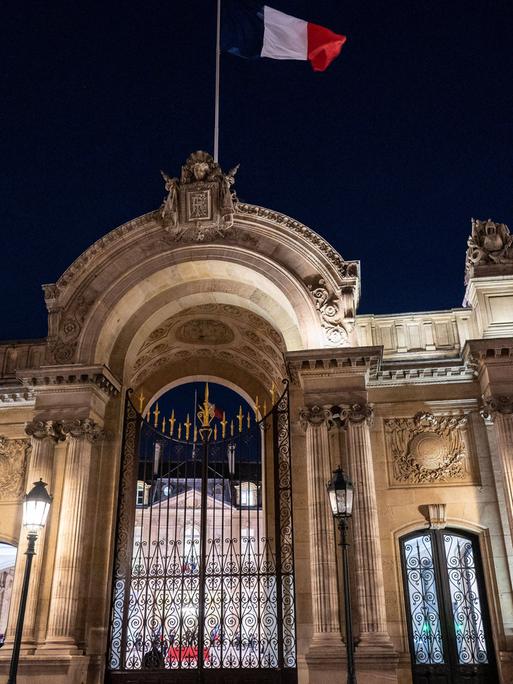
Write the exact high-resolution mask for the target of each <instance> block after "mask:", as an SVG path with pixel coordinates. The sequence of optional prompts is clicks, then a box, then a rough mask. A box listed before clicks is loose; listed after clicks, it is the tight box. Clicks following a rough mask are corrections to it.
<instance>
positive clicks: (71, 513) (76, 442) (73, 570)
mask: <svg viewBox="0 0 513 684" xmlns="http://www.w3.org/2000/svg"><path fill="white" fill-rule="evenodd" d="M63 432H64V433H65V434H66V435H67V442H68V444H67V452H66V466H65V471H64V487H63V494H62V502H61V511H60V519H59V534H58V538H57V549H56V554H55V567H54V573H53V583H52V594H51V600H50V611H49V620H48V628H47V634H46V643H45V645H44V647H43V648H44V649H45V650H52V651H57V652H59V653H68V654H73V653H77V652H78V648H77V631H78V629H77V615H78V609H79V590H80V578H81V571H82V570H83V552H84V546H85V540H84V530H85V522H86V505H87V490H88V484H89V473H90V470H91V458H92V449H93V444H94V443H95V442H98V441H99V439H100V438H101V437H102V431H101V429H100V428H99V427H98V425H96V424H95V423H94V422H93V421H92V420H90V419H87V418H86V419H77V420H74V421H71V422H65V423H63Z"/></svg>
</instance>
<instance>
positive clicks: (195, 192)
mask: <svg viewBox="0 0 513 684" xmlns="http://www.w3.org/2000/svg"><path fill="white" fill-rule="evenodd" d="M238 168H239V167H238V165H237V166H236V167H234V168H233V169H231V170H230V171H228V173H226V174H225V173H223V172H222V170H221V167H220V166H219V164H217V162H215V161H214V159H213V158H212V157H211V155H210V154H208V153H207V152H202V151H198V152H194V153H193V154H191V155H190V157H189V158H188V159H187V161H186V162H185V164H184V165H183V166H182V173H181V176H180V180H178V178H171V177H170V176H168V175H167V174H166V173H164V172H163V171H161V173H162V177H163V178H164V181H165V188H166V191H167V197H166V198H165V200H164V202H163V204H162V207H161V209H160V218H161V222H162V225H163V227H164V228H165V229H166V230H167V232H168V234H169V237H170V238H171V239H172V240H173V241H175V242H205V241H212V240H217V239H220V238H221V239H222V238H224V237H226V236H227V235H228V234H229V233H230V232H231V229H232V226H233V215H234V211H235V207H234V202H235V200H236V198H235V194H234V193H232V191H231V187H232V185H233V184H234V182H235V174H236V173H237V170H238Z"/></svg>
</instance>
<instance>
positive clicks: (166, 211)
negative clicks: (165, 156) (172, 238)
mask: <svg viewBox="0 0 513 684" xmlns="http://www.w3.org/2000/svg"><path fill="white" fill-rule="evenodd" d="M160 173H161V175H162V178H163V179H164V181H165V188H166V190H167V197H166V199H165V200H164V204H163V206H162V211H161V213H160V215H161V217H162V219H163V220H164V221H165V222H166V223H167V224H168V225H170V226H172V227H175V226H176V225H177V223H178V178H171V176H168V175H167V173H165V172H164V171H161V172H160Z"/></svg>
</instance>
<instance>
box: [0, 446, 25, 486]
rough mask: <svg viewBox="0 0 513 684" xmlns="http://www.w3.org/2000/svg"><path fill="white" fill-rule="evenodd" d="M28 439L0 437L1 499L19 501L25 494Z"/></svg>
mask: <svg viewBox="0 0 513 684" xmlns="http://www.w3.org/2000/svg"><path fill="white" fill-rule="evenodd" d="M29 449H30V442H29V440H28V439H7V437H3V436H2V435H0V499H18V498H20V497H21V495H22V494H23V489H24V484H25V469H26V467H27V453H28V451H29Z"/></svg>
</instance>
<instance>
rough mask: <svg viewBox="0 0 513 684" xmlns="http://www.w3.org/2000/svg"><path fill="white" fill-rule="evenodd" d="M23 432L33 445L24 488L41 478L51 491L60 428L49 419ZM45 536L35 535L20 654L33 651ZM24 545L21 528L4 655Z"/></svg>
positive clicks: (17, 599) (11, 630) (13, 618)
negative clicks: (34, 550)
mask: <svg viewBox="0 0 513 684" xmlns="http://www.w3.org/2000/svg"><path fill="white" fill-rule="evenodd" d="M25 432H26V434H27V435H29V436H30V438H31V442H32V448H31V452H30V461H29V467H28V472H27V486H28V487H29V488H30V487H31V486H32V483H33V482H38V481H39V479H40V478H42V479H43V481H44V482H46V483H47V484H48V491H49V492H51V491H52V483H53V465H54V450H55V445H56V444H57V443H58V442H60V441H62V440H64V434H63V432H62V425H61V423H59V422H57V421H52V420H47V421H43V420H35V421H32V422H30V423H27V424H26V425H25ZM45 533H46V530H45V528H43V529H42V530H41V532H40V533H39V535H38V540H37V543H36V554H35V556H34V557H33V560H32V569H31V575H30V591H29V594H28V597H27V606H26V610H25V622H24V625H23V641H22V646H21V652H22V653H25V654H29V653H33V652H34V649H35V627H36V619H37V616H38V611H37V606H38V601H39V586H40V582H41V573H42V568H43V558H44V548H45ZM26 546H27V535H26V532H25V528H24V527H23V525H22V527H21V531H20V543H19V547H18V554H17V556H16V568H15V573H14V583H13V589H12V598H11V605H10V611H9V622H8V625H7V633H6V643H5V646H4V648H3V649H2V651H3V654H5V653H6V652H7V651H8V650H10V649H11V648H12V642H13V640H14V634H15V631H16V618H17V615H18V607H19V603H20V595H21V589H22V584H23V575H24V571H25V562H26V558H27V557H26V555H25V550H26Z"/></svg>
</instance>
